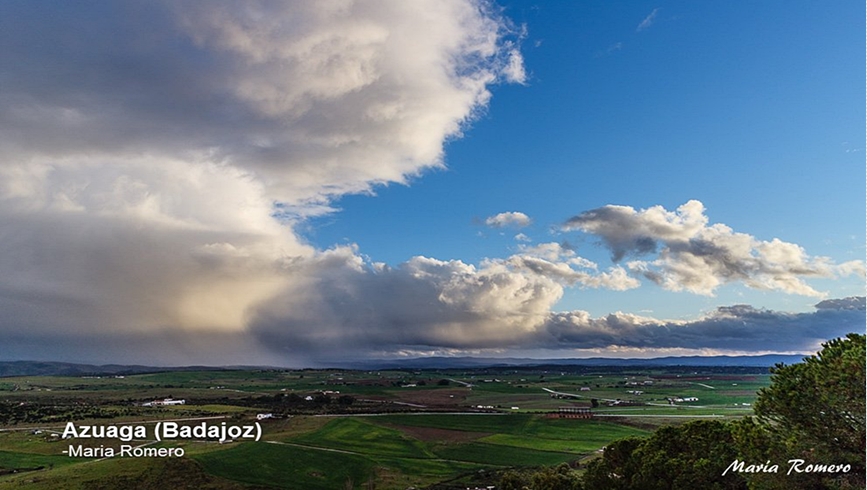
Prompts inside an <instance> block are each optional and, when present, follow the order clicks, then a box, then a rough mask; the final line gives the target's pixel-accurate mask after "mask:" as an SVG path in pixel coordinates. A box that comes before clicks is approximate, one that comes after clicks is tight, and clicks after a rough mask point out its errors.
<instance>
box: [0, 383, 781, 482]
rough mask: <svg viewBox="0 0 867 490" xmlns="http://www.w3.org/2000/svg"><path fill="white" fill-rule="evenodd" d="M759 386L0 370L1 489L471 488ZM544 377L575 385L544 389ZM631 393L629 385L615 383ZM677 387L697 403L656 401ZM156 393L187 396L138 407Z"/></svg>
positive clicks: (744, 409)
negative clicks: (100, 433) (154, 431)
mask: <svg viewBox="0 0 867 490" xmlns="http://www.w3.org/2000/svg"><path fill="white" fill-rule="evenodd" d="M444 380H452V381H444ZM455 380H456V381H460V382H461V383H458V382H455ZM768 382H769V379H768V376H767V375H766V374H762V373H761V372H752V373H740V372H738V373H735V374H731V373H728V374H727V373H725V372H722V373H720V372H690V371H688V370H684V369H682V368H681V369H676V370H673V371H667V370H664V369H656V370H653V371H647V370H645V371H635V372H630V371H628V370H623V369H620V370H618V372H617V373H605V372H593V373H581V372H566V371H552V370H545V369H525V370H508V369H506V370H500V371H496V370H452V371H398V370H395V371H344V370H339V371H338V370H300V371H299V370H236V371H232V370H209V371H181V372H163V373H148V374H131V375H125V376H104V377H97V376H85V377H82V376H75V377H73V376H70V377H63V376H21V377H9V378H3V379H2V382H0V391H2V397H0V414H2V415H3V416H4V417H5V418H4V419H2V420H5V422H0V489H5V488H36V489H40V488H43V489H55V488H58V489H78V488H81V489H85V488H86V489H91V488H96V489H102V488H105V489H110V488H126V487H131V488H166V487H168V486H170V487H172V488H210V489H216V490H224V489H231V490H235V489H241V488H247V489H257V488H290V489H291V488H296V489H334V488H348V486H349V484H350V482H351V485H352V487H353V488H367V486H368V483H372V484H374V485H375V487H376V488H377V489H379V490H388V489H406V488H408V487H416V488H424V487H427V486H429V485H433V484H436V483H438V482H445V481H455V482H461V483H460V485H463V484H464V482H466V486H471V485H475V484H476V483H471V482H479V481H482V482H485V483H490V482H491V481H495V479H494V480H490V478H493V477H494V476H493V475H496V474H498V472H500V471H503V470H505V469H507V468H513V467H536V466H543V465H556V464H559V463H572V464H575V463H577V462H582V461H586V460H587V459H588V458H593V457H595V455H596V454H598V451H599V450H600V449H601V448H602V447H604V446H605V445H607V444H608V443H610V442H611V441H614V440H617V439H620V438H624V437H629V436H639V437H641V436H646V435H648V434H650V431H651V430H654V429H655V428H656V427H658V426H659V425H661V424H679V423H683V422H686V421H688V420H693V419H695V418H701V417H723V416H724V417H740V416H743V415H748V414H750V413H751V404H752V403H753V402H754V401H755V398H756V391H757V390H758V389H760V388H762V387H764V386H767V385H768ZM543 388H546V389H548V390H552V391H557V392H563V393H569V394H574V395H575V396H568V397H565V398H564V397H559V398H558V397H556V396H552V395H551V393H549V392H546V391H544V390H543ZM582 388H585V389H584V390H582ZM636 389H638V390H640V391H642V393H641V394H634V393H628V392H629V391H635V390H636ZM690 396H695V397H698V398H699V401H698V402H690V403H676V404H670V403H669V402H668V401H667V400H668V399H669V398H675V397H690ZM164 397H173V398H176V399H179V398H184V399H185V400H186V403H185V404H184V405H178V406H169V407H145V406H143V405H142V404H143V403H144V402H147V401H152V400H155V399H159V398H164ZM311 399H312V400H313V401H310V400H311ZM592 399H596V403H597V405H598V406H597V407H595V408H594V409H593V411H594V412H595V414H596V415H598V416H597V417H594V418H593V419H559V418H550V417H548V416H546V414H547V413H549V412H556V411H557V409H558V408H560V407H585V408H587V407H590V405H591V400H592ZM614 400H627V401H629V402H631V403H632V405H628V406H625V405H616V404H613V401H614ZM480 405H481V406H482V407H483V408H479V406H480ZM609 405H612V406H609ZM263 412H265V413H274V414H276V415H277V417H276V418H274V419H266V420H264V421H262V427H263V429H264V435H263V439H262V440H261V441H259V442H239V441H236V442H232V443H230V444H218V443H217V442H216V441H215V440H213V439H212V440H210V441H199V442H196V441H183V442H180V441H178V442H172V441H165V442H163V443H161V444H158V445H154V446H152V447H160V446H162V447H182V448H184V449H185V451H186V454H185V456H184V457H182V458H169V459H161V458H139V459H134V458H118V457H115V458H109V459H105V460H96V459H88V458H69V457H67V456H65V455H63V454H61V451H62V450H65V449H67V448H68V447H69V445H70V444H86V445H89V446H99V445H100V444H103V445H105V447H118V444H119V441H115V440H89V441H75V440H70V441H62V440H60V438H59V437H58V436H57V434H59V433H60V432H62V431H63V428H64V426H65V423H66V421H67V420H76V421H77V423H79V424H83V423H86V424H94V425H106V424H115V423H137V424H148V427H153V424H154V423H155V422H157V421H160V420H180V421H182V423H189V424H191V425H194V424H198V423H201V421H202V420H212V421H215V422H214V423H222V422H226V423H227V424H229V425H233V424H234V425H244V424H252V423H254V422H255V420H256V414H257V413H263ZM325 415H328V416H325ZM606 415H609V416H612V417H606ZM203 417H204V419H203ZM207 417H211V419H208V418H207ZM213 417H220V418H217V419H214V418H213ZM186 420H189V422H184V421H186ZM149 437H150V436H149ZM152 442H153V441H147V440H145V441H136V442H135V444H145V443H152ZM485 475H492V476H490V477H488V476H485ZM485 478H489V479H488V480H485ZM480 479H481V480H480ZM455 485H459V484H458V483H455Z"/></svg>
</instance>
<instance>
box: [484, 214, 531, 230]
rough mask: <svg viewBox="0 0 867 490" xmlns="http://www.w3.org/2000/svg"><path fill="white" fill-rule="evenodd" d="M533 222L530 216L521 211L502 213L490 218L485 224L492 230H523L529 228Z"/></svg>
mask: <svg viewBox="0 0 867 490" xmlns="http://www.w3.org/2000/svg"><path fill="white" fill-rule="evenodd" d="M531 222H532V220H531V219H530V217H529V216H527V215H526V214H524V213H521V212H519V211H512V212H507V213H500V214H497V215H494V216H490V217H488V218H487V219H486V220H485V224H486V225H488V226H490V227H492V228H505V227H514V228H523V227H525V226H529V225H530V223H531Z"/></svg>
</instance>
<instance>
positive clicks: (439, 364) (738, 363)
mask: <svg viewBox="0 0 867 490" xmlns="http://www.w3.org/2000/svg"><path fill="white" fill-rule="evenodd" d="M804 357H805V356H803V355H776V354H768V355H763V356H687V357H656V358H652V359H619V358H608V357H591V358H586V359H526V358H485V357H420V358H412V359H382V360H359V361H354V362H353V361H347V362H345V363H341V364H338V365H336V366H335V367H343V368H345V369H396V368H404V369H447V368H485V367H509V366H515V367H518V366H520V367H532V366H589V367H595V366H600V367H601V366H616V367H629V366H635V367H652V366H695V367H703V366H732V367H772V366H774V365H776V364H778V363H784V364H795V363H798V362H801V361H803V359H804Z"/></svg>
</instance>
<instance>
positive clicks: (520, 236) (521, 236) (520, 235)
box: [515, 233, 533, 242]
mask: <svg viewBox="0 0 867 490" xmlns="http://www.w3.org/2000/svg"><path fill="white" fill-rule="evenodd" d="M515 240H517V241H519V242H532V241H533V239H532V238H530V237H528V236H527V235H525V234H523V233H518V234H517V235H515Z"/></svg>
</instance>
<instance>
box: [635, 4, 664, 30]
mask: <svg viewBox="0 0 867 490" xmlns="http://www.w3.org/2000/svg"><path fill="white" fill-rule="evenodd" d="M657 12H659V9H658V8H655V9H653V12H651V13H650V14H648V16H647V17H645V18H644V20H642V21H641V23H640V24H638V27H636V28H635V32H641V31H643V30H645V29H647V28H648V27H650V26H652V25H653V23H654V22H655V21H656V13H657Z"/></svg>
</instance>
